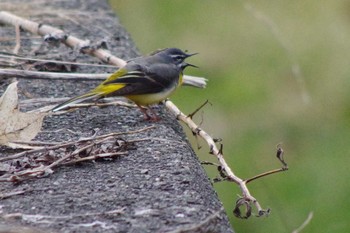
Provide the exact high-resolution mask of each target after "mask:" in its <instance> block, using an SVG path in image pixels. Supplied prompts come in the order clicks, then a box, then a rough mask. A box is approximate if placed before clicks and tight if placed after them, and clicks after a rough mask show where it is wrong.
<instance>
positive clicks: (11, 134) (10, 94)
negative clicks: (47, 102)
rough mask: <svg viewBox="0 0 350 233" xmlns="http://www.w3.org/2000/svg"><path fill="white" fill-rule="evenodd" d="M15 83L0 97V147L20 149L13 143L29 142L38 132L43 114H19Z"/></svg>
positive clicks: (19, 146)
mask: <svg viewBox="0 0 350 233" xmlns="http://www.w3.org/2000/svg"><path fill="white" fill-rule="evenodd" d="M17 83H18V82H13V83H11V84H10V85H9V86H8V87H7V89H6V91H5V93H4V94H3V95H2V96H1V97H0V145H6V146H9V147H12V148H22V147H23V146H22V145H19V144H15V143H13V141H30V140H32V139H33V138H34V137H35V136H36V135H37V134H38V133H39V132H40V128H41V125H42V122H43V119H44V116H45V115H46V114H45V113H38V112H30V113H29V112H20V111H19V108H18V94H17Z"/></svg>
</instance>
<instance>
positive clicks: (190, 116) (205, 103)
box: [187, 100, 209, 118]
mask: <svg viewBox="0 0 350 233" xmlns="http://www.w3.org/2000/svg"><path fill="white" fill-rule="evenodd" d="M208 103H209V100H206V101H205V102H204V103H203V104H202V105H201V106H199V107H198V108H197V109H196V110H194V111H193V112H192V113H190V114H188V115H187V116H188V117H189V118H193V116H194V115H195V114H196V113H197V112H198V111H199V110H201V109H202V108H203V107H204V106H205V105H207V104H208Z"/></svg>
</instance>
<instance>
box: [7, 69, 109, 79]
mask: <svg viewBox="0 0 350 233" xmlns="http://www.w3.org/2000/svg"><path fill="white" fill-rule="evenodd" d="M0 75H1V78H12V77H16V78H37V79H60V80H81V81H84V80H98V81H100V80H105V79H106V78H107V77H108V76H110V75H111V74H83V73H59V72H57V73H55V72H39V71H30V70H18V69H0Z"/></svg>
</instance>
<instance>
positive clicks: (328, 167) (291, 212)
mask: <svg viewBox="0 0 350 233" xmlns="http://www.w3.org/2000/svg"><path fill="white" fill-rule="evenodd" d="M111 3H112V4H113V6H114V9H115V10H116V12H117V13H118V15H119V17H120V19H121V22H122V23H123V24H124V26H125V27H126V28H127V30H128V31H129V32H130V33H131V35H132V38H133V39H134V40H135V42H136V44H137V46H138V47H139V49H140V50H141V52H143V53H148V52H150V51H153V50H155V49H157V48H164V47H179V48H183V49H188V50H189V51H190V52H199V55H197V56H195V57H193V58H191V62H192V63H193V64H196V65H198V66H200V69H199V70H195V69H188V70H186V73H188V74H192V75H198V76H205V77H207V78H209V85H208V87H207V89H205V90H198V89H192V88H183V89H182V90H180V91H179V92H177V93H176V94H175V95H174V96H173V97H172V100H173V101H174V102H175V103H176V104H177V105H178V106H179V107H180V108H181V109H182V110H183V111H184V112H191V111H193V110H194V109H195V108H197V107H198V106H199V105H200V104H202V103H203V102H204V101H205V100H207V99H208V100H209V101H210V102H211V103H212V106H207V107H205V108H204V110H203V112H204V115H203V116H204V123H203V126H202V127H203V128H204V129H206V130H207V131H208V132H209V133H210V134H212V135H213V136H215V137H220V138H223V143H224V149H225V151H224V154H225V156H226V158H227V159H228V162H229V164H230V165H231V167H232V168H233V169H234V171H235V172H236V173H237V174H238V175H240V176H242V177H250V176H253V175H255V174H257V173H260V172H263V171H266V170H268V169H273V168H276V167H278V166H279V163H278V161H277V160H276V159H275V146H276V145H277V144H278V143H281V142H282V143H283V148H284V150H285V157H286V160H287V161H288V164H289V167H290V170H289V171H288V172H286V173H283V174H277V175H274V176H271V177H267V178H265V179H262V180H258V181H255V182H253V183H252V184H250V185H249V187H250V189H251V192H252V193H253V195H254V196H255V197H256V198H257V199H258V200H259V201H260V203H261V204H262V205H263V207H269V208H271V209H272V212H271V215H270V216H269V217H267V218H255V217H253V218H250V219H249V220H240V219H237V218H234V217H233V216H232V209H233V206H234V202H235V199H236V194H237V193H239V190H238V189H237V187H235V186H234V185H233V184H229V183H219V184H215V188H216V190H217V191H218V193H219V196H220V198H221V200H222V201H223V203H224V205H225V208H226V211H227V213H228V215H229V216H230V221H231V223H232V225H233V226H234V229H235V230H236V231H237V232H292V231H293V230H294V229H296V228H297V227H298V226H299V225H300V224H301V223H302V222H303V221H304V220H305V219H306V217H307V215H308V214H309V212H311V211H313V212H314V218H313V219H312V220H311V222H310V224H309V225H308V226H307V227H306V228H305V230H304V231H303V232H350V224H349V223H348V219H350V216H349V208H350V200H349V198H348V194H349V190H350V182H349V181H348V174H349V168H348V167H349V164H350V156H349V153H350V143H349V142H348V140H349V138H350V65H349V61H350V52H349V51H350V43H349V41H350V16H349V15H350V14H349V13H350V4H349V2H348V1H345V0H334V1H325V0H321V1H312V0H304V1H301V0H298V1H277V0H272V1H257V0H255V1H250V2H249V4H246V2H245V1H229V0H220V1H209V0H191V1H188V0H178V1H160V0H158V1H157V0H133V1H126V0H111ZM249 9H251V10H249ZM294 64H297V65H299V67H300V68H301V72H302V73H301V76H300V77H299V78H301V81H300V79H298V77H296V76H295V75H294V74H293V72H292V66H293V65H294ZM304 95H307V96H309V97H310V101H309V102H307V101H305V99H304V98H303V96H304ZM197 120H198V121H200V117H199V116H198V119H197ZM190 137H191V136H190ZM202 144H203V146H204V142H203V143H202ZM198 154H199V156H200V157H201V159H203V160H208V159H209V158H210V155H209V154H208V153H207V150H206V149H204V148H203V149H202V150H200V151H199V152H198ZM208 174H209V176H211V177H214V176H215V175H216V174H215V172H214V170H213V169H208Z"/></svg>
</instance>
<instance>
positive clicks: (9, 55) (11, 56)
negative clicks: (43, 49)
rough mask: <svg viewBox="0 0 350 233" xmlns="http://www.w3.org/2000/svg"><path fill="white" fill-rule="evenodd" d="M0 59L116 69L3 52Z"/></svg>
mask: <svg viewBox="0 0 350 233" xmlns="http://www.w3.org/2000/svg"><path fill="white" fill-rule="evenodd" d="M0 58H5V59H14V60H22V61H38V62H52V63H56V64H63V65H77V66H90V67H104V68H115V67H116V66H115V65H106V64H92V63H81V62H72V61H59V60H50V59H39V58H32V57H21V56H19V55H17V54H11V53H5V52H0Z"/></svg>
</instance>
